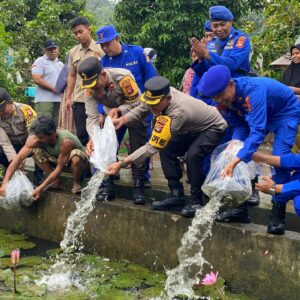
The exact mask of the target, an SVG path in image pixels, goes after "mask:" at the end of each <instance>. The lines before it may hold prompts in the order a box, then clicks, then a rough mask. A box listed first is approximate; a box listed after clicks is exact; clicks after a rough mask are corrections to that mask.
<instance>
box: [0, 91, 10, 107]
mask: <svg viewBox="0 0 300 300" xmlns="http://www.w3.org/2000/svg"><path fill="white" fill-rule="evenodd" d="M8 102H11V96H10V94H9V93H8V92H7V90H6V89H4V88H0V111H2V110H3V109H4V107H5V104H6V103H8Z"/></svg>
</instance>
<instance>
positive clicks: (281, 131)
mask: <svg viewBox="0 0 300 300" xmlns="http://www.w3.org/2000/svg"><path fill="white" fill-rule="evenodd" d="M199 92H200V93H202V94H204V95H206V96H208V97H212V98H213V99H214V100H215V101H216V102H217V104H218V108H219V110H220V112H221V114H222V115H223V117H224V118H225V119H226V120H227V122H228V123H229V124H235V126H234V132H233V139H238V140H242V141H244V147H243V148H242V149H241V150H240V151H239V152H238V154H237V156H236V157H235V158H234V160H233V161H232V162H231V163H229V164H228V165H227V166H226V167H225V168H224V171H223V174H222V175H223V176H231V175H232V172H233V170H234V168H235V166H236V165H237V164H238V163H239V162H240V161H244V162H246V163H247V162H249V161H250V160H251V158H252V155H253V153H254V152H255V151H256V150H257V149H258V147H259V145H260V144H261V143H262V142H263V140H264V138H265V136H266V134H267V133H268V132H273V133H274V134H275V139H274V144H273V155H279V156H280V155H285V154H289V153H290V151H291V148H292V146H293V144H294V140H295V137H296V134H297V127H298V123H299V119H300V118H299V116H300V115H299V112H300V105H299V103H298V99H297V96H296V95H295V94H294V92H293V91H292V90H291V89H290V88H289V87H287V86H285V85H283V84H281V83H279V82H277V81H275V80H272V79H270V78H264V77H248V76H247V77H246V76H245V77H239V78H233V79H232V78H231V74H230V70H229V69H228V68H227V67H226V66H223V65H217V66H214V67H211V68H210V69H209V70H208V71H207V72H206V73H205V74H204V75H203V77H202V78H201V81H200V84H199ZM290 176H291V174H290V171H289V170H284V169H281V168H276V174H275V175H273V180H274V181H275V182H276V183H277V184H284V183H287V182H289V181H290ZM287 200H288V199H286V195H284V194H278V195H274V196H273V199H272V201H273V203H274V205H273V208H272V212H271V216H270V222H269V226H268V233H272V234H282V232H283V231H284V219H282V218H281V217H280V216H282V215H284V213H282V212H285V206H286V202H287ZM235 213H236V214H230V213H228V212H224V214H223V215H222V214H221V215H220V220H223V221H224V220H225V221H226V220H228V221H230V220H234V221H235V220H238V219H239V218H243V219H246V217H247V211H246V207H245V205H244V206H243V207H239V208H236V209H235Z"/></svg>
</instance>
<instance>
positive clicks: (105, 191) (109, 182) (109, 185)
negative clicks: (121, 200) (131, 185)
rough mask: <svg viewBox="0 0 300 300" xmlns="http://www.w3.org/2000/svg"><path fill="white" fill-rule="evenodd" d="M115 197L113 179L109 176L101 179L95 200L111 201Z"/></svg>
mask: <svg viewBox="0 0 300 300" xmlns="http://www.w3.org/2000/svg"><path fill="white" fill-rule="evenodd" d="M115 198H116V188H115V184H114V180H113V178H111V177H108V179H106V180H103V182H102V184H101V186H100V188H99V190H98V192H97V194H96V200H98V201H111V200H114V199H115Z"/></svg>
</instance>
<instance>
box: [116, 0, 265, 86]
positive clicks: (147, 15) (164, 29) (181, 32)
mask: <svg viewBox="0 0 300 300" xmlns="http://www.w3.org/2000/svg"><path fill="white" fill-rule="evenodd" d="M220 4H222V5H225V6H226V7H228V8H229V9H230V10H231V11H232V13H233V14H234V16H235V22H236V23H238V21H239V19H240V17H241V16H243V15H244V14H246V13H247V12H248V11H249V10H250V9H252V10H256V9H260V8H261V6H262V4H263V2H258V1H253V0H249V1H246V0H244V1H229V0H224V1H222V2H221V3H220V1H213V0H208V1H205V0H172V1H166V0H156V1H155V0H140V1H131V0H123V1H121V2H119V3H117V5H116V7H115V13H114V23H115V24H116V26H117V28H118V30H119V31H120V32H121V33H122V40H123V41H124V42H127V43H135V44H139V45H141V46H143V47H152V48H155V49H156V50H157V51H158V59H157V68H158V70H159V72H160V73H161V74H162V75H164V76H166V77H167V78H169V79H170V80H171V82H172V84H175V85H177V86H178V84H179V82H180V80H181V78H182V75H183V74H184V71H185V70H186V69H187V67H188V66H189V64H190V59H189V51H190V45H189V39H190V38H191V37H193V36H196V37H200V36H203V34H204V30H203V27H204V23H205V21H206V20H207V19H208V11H209V7H210V6H212V5H220Z"/></svg>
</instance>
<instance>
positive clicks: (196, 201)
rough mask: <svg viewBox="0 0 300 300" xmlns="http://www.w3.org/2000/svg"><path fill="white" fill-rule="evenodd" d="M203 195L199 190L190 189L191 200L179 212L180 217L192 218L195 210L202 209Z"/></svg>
mask: <svg viewBox="0 0 300 300" xmlns="http://www.w3.org/2000/svg"><path fill="white" fill-rule="evenodd" d="M202 199H203V194H202V191H201V188H199V187H192V188H191V199H190V201H189V203H188V204H187V205H186V206H185V207H184V208H183V210H182V211H181V215H182V216H183V217H186V218H194V216H195V213H196V209H198V208H199V209H200V208H202V207H203V200H202Z"/></svg>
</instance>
